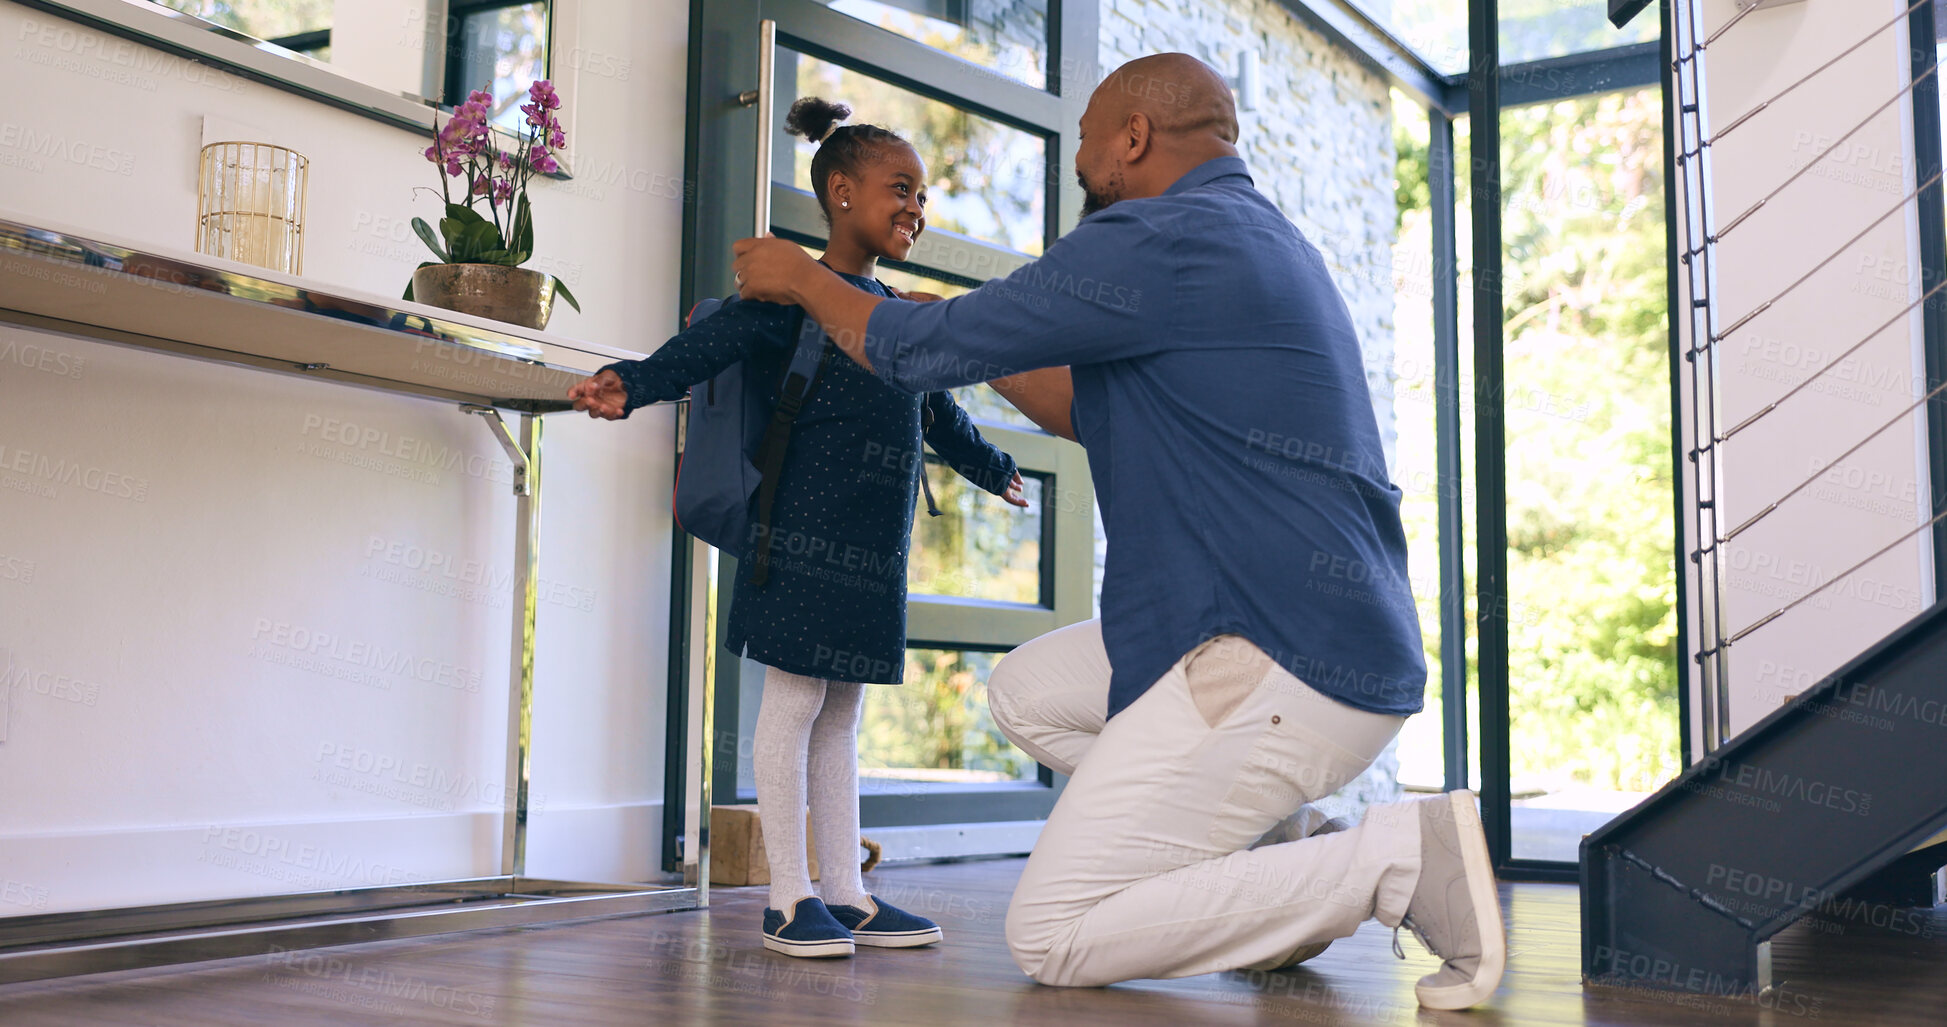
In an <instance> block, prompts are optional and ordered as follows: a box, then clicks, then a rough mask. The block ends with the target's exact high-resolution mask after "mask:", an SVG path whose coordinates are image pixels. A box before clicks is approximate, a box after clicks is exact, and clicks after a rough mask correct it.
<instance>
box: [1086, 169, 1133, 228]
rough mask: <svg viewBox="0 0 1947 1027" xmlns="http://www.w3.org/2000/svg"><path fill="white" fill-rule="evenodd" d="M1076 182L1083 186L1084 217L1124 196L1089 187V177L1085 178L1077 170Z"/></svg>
mask: <svg viewBox="0 0 1947 1027" xmlns="http://www.w3.org/2000/svg"><path fill="white" fill-rule="evenodd" d="M1075 184H1076V185H1079V186H1081V187H1082V217H1084V218H1086V217H1088V216H1089V215H1090V214H1093V213H1095V212H1096V211H1099V210H1102V209H1103V208H1105V207H1108V206H1109V205H1111V204H1113V203H1115V201H1117V200H1119V199H1121V198H1122V197H1120V196H1118V195H1116V194H1115V193H1111V192H1107V191H1102V190H1096V189H1091V188H1089V184H1088V179H1086V178H1083V177H1082V173H1081V172H1080V171H1077V172H1075Z"/></svg>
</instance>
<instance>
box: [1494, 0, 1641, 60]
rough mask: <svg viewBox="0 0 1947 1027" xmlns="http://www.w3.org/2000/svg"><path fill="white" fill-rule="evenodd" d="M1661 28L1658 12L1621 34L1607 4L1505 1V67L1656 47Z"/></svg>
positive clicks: (1595, 0) (1635, 21)
mask: <svg viewBox="0 0 1947 1027" xmlns="http://www.w3.org/2000/svg"><path fill="white" fill-rule="evenodd" d="M1659 28H1660V26H1659V24H1658V22H1657V20H1656V8H1655V7H1654V6H1652V7H1650V8H1646V9H1645V10H1644V11H1643V12H1642V13H1640V14H1638V15H1637V16H1636V17H1635V18H1632V19H1631V20H1630V22H1629V24H1627V25H1625V26H1623V27H1622V28H1620V29H1619V28H1617V27H1615V26H1614V25H1611V24H1609V3H1608V0H1571V2H1566V3H1565V2H1564V0H1501V63H1502V64H1503V65H1507V64H1520V63H1521V62H1523V61H1539V60H1543V59H1545V58H1548V57H1564V56H1567V55H1569V54H1576V53H1586V52H1588V51H1590V50H1607V49H1609V48H1610V47H1612V46H1628V45H1630V44H1632V43H1647V42H1652V41H1654V40H1655V39H1656V38H1657V33H1658V30H1659Z"/></svg>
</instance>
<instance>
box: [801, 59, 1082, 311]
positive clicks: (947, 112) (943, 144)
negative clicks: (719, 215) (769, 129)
mask: <svg viewBox="0 0 1947 1027" xmlns="http://www.w3.org/2000/svg"><path fill="white" fill-rule="evenodd" d="M792 63H795V64H796V65H797V70H796V74H795V76H794V75H792V74H790V73H789V70H788V69H789V66H790V65H791V64H792ZM778 77H779V78H780V79H783V80H785V81H795V82H796V83H797V93H796V94H795V95H793V94H791V93H790V92H789V91H788V90H786V89H782V88H780V89H779V90H778V97H777V110H776V116H775V118H774V121H773V123H774V124H776V125H777V126H778V131H779V134H780V136H781V137H782V138H780V139H779V140H778V141H777V145H778V148H779V149H780V150H783V151H784V152H787V153H790V154H792V156H791V163H790V164H789V165H788V167H789V174H790V175H791V181H790V182H789V183H788V184H790V185H793V186H796V187H797V188H800V189H811V187H812V183H811V157H812V154H814V153H816V152H817V146H815V145H814V144H812V143H810V142H808V141H806V140H804V139H796V138H794V137H790V136H783V125H784V116H785V114H786V112H787V111H789V110H790V107H791V103H792V101H793V100H795V99H797V97H800V96H822V97H824V98H825V99H827V100H833V101H837V102H841V103H844V104H847V105H849V106H850V107H851V108H852V117H851V119H850V121H851V123H854V124H874V125H881V126H884V127H885V128H888V129H891V130H892V131H894V132H897V133H899V134H900V135H901V136H903V137H905V138H906V139H907V140H909V141H911V142H912V144H913V148H914V149H916V150H918V151H919V156H920V159H921V160H923V161H925V162H926V169H927V174H928V176H929V177H930V178H931V181H930V182H929V183H928V189H927V193H928V195H927V207H926V223H927V226H928V227H929V228H942V229H946V230H947V231H949V232H957V233H959V234H961V235H965V236H971V237H972V238H975V239H979V240H982V241H984V242H989V243H993V244H995V245H999V246H1005V247H1007V248H1009V249H1012V250H1015V251H1018V252H1020V253H1025V254H1029V255H1031V256H1040V254H1041V247H1042V244H1043V242H1044V240H1045V238H1046V236H1047V214H1046V211H1047V200H1048V197H1047V194H1048V189H1047V180H1048V174H1049V169H1048V156H1047V154H1048V144H1047V140H1046V139H1044V138H1042V137H1041V136H1038V135H1034V134H1032V133H1029V132H1023V131H1021V130H1020V129H1017V128H1010V127H1008V126H1006V125H1002V124H1001V123H999V122H997V121H993V120H991V119H989V118H983V117H981V116H979V115H977V114H970V113H968V112H966V111H963V110H961V109H959V108H957V107H952V106H949V105H947V104H944V103H940V102H939V101H937V100H928V99H926V98H924V97H922V96H920V95H918V94H917V93H913V92H910V91H908V90H904V89H900V88H898V87H897V86H893V85H890V84H888V83H886V82H882V81H880V80H878V79H875V78H872V77H871V76H869V75H863V74H860V73H859V72H856V71H852V70H850V69H848V68H844V67H841V66H839V65H837V64H833V63H831V62H829V61H822V60H819V59H817V58H815V57H806V56H804V55H802V54H795V53H793V52H792V51H789V50H786V49H783V48H782V47H780V48H779V51H778ZM773 172H774V173H775V174H778V175H782V174H784V173H785V166H782V165H781V164H780V165H774V166H773ZM933 291H936V292H937V291H938V290H933Z"/></svg>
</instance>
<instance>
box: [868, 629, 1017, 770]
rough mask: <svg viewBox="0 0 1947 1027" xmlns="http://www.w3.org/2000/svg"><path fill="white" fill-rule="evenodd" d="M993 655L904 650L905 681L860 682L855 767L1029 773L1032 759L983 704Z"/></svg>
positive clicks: (985, 703) (993, 658)
mask: <svg viewBox="0 0 1947 1027" xmlns="http://www.w3.org/2000/svg"><path fill="white" fill-rule="evenodd" d="M999 659H1000V654H999V653H981V652H954V651H947V650H939V649H912V650H909V651H908V652H907V654H906V682H905V684H902V685H898V686H894V687H890V688H880V687H873V686H867V691H866V698H865V712H864V715H863V717H862V718H861V721H860V724H859V758H860V763H861V765H862V766H864V767H867V768H880V767H885V768H898V769H919V770H922V771H951V772H958V773H948V774H939V775H926V776H929V777H939V778H942V779H946V780H955V779H958V780H966V779H969V778H976V777H977V778H985V779H1005V780H1017V779H1020V778H1023V777H1029V776H1032V775H1033V773H1034V760H1033V759H1031V758H1029V757H1028V755H1027V754H1026V753H1023V752H1021V751H1020V750H1019V749H1016V748H1014V747H1013V746H1012V745H1009V744H1008V742H1007V739H1006V738H1005V737H1004V736H1002V735H1001V733H1000V729H999V728H997V727H995V726H994V719H993V716H992V714H991V713H989V712H988V709H987V687H986V682H987V676H988V674H989V673H991V672H992V670H993V665H994V663H995V662H996V661H998V660H999ZM915 776H919V775H915Z"/></svg>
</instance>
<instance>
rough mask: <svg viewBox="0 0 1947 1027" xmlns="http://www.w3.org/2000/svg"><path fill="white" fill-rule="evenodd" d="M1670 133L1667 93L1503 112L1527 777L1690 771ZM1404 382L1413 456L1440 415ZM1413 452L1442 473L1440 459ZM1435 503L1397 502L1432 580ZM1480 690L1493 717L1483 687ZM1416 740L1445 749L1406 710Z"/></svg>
mask: <svg viewBox="0 0 1947 1027" xmlns="http://www.w3.org/2000/svg"><path fill="white" fill-rule="evenodd" d="M1413 120H1414V117H1413V115H1412V114H1411V112H1407V113H1406V114H1405V115H1404V116H1401V117H1398V118H1397V119H1396V126H1395V138H1396V139H1397V140H1398V141H1399V143H1398V149H1399V154H1400V165H1399V172H1398V173H1399V176H1400V192H1401V195H1402V199H1401V203H1400V207H1401V211H1402V221H1401V224H1402V226H1403V227H1402V231H1401V241H1402V245H1403V246H1405V247H1407V249H1406V251H1405V252H1409V253H1425V252H1427V250H1426V247H1427V246H1429V245H1430V238H1429V230H1428V225H1427V211H1426V205H1425V201H1424V200H1422V199H1420V198H1419V197H1420V196H1421V195H1423V194H1421V193H1419V192H1418V191H1417V190H1416V189H1415V188H1414V186H1415V185H1416V184H1417V183H1418V181H1419V180H1420V177H1422V176H1424V175H1425V173H1426V171H1425V167H1426V166H1425V165H1424V164H1423V163H1422V162H1421V157H1420V154H1419V151H1418V149H1417V148H1416V138H1415V137H1416V136H1417V134H1418V133H1419V132H1420V131H1422V130H1421V129H1419V126H1418V125H1410V126H1409V124H1408V123H1409V122H1411V121H1413ZM1661 124H1662V117H1661V109H1660V100H1659V97H1658V96H1657V94H1656V92H1655V91H1654V90H1649V91H1643V92H1636V93H1619V94H1611V95H1607V96H1600V97H1584V98H1580V99H1576V100H1572V101H1566V102H1562V103H1556V104H1550V105H1542V106H1534V107H1523V108H1518V109H1515V110H1510V111H1507V112H1505V113H1504V114H1503V116H1502V119H1501V131H1502V145H1503V148H1504V154H1503V163H1504V167H1503V172H1502V175H1503V178H1502V181H1503V182H1504V183H1505V195H1504V197H1503V215H1502V233H1503V246H1504V258H1503V267H1504V270H1505V273H1506V278H1505V283H1504V288H1503V301H1504V311H1505V326H1506V340H1505V348H1504V358H1505V359H1504V372H1505V389H1504V393H1503V396H1502V406H1503V409H1504V411H1505V416H1506V421H1505V430H1506V454H1507V526H1508V597H1509V598H1508V604H1507V609H1506V615H1507V621H1508V636H1509V637H1508V641H1509V653H1508V670H1509V715H1510V721H1511V729H1512V738H1511V741H1512V749H1513V752H1512V756H1513V768H1512V769H1513V772H1514V777H1515V779H1516V781H1517V782H1518V783H1520V784H1523V785H1530V784H1531V785H1536V786H1539V787H1543V788H1551V789H1552V788H1560V787H1567V786H1571V785H1579V786H1584V787H1596V788H1608V789H1618V790H1627V791H1639V790H1648V789H1651V788H1653V787H1655V786H1657V785H1659V784H1661V783H1662V781H1664V780H1666V779H1667V778H1668V777H1669V776H1670V774H1671V773H1673V772H1674V770H1675V766H1676V759H1677V751H1678V746H1677V730H1678V725H1677V704H1676V687H1677V680H1678V675H1677V669H1678V664H1677V660H1678V658H1679V654H1678V653H1677V649H1676V610H1675V595H1676V578H1675V568H1674V565H1673V562H1672V550H1673V549H1674V548H1675V545H1674V541H1673V538H1672V534H1673V528H1674V524H1673V520H1674V501H1673V497H1672V491H1671V475H1672V460H1671V454H1670V410H1669V405H1670V392H1669V360H1670V352H1669V333H1668V327H1667V325H1668V322H1667V314H1668V309H1667V300H1666V292H1665V289H1666V287H1667V279H1666V273H1667V272H1666V270H1665V254H1664V246H1665V242H1664V221H1663V213H1664V207H1663V203H1664V198H1663V193H1664V183H1663V180H1662V168H1663V165H1662V156H1663V154H1662V138H1661ZM1467 127H1468V126H1467V123H1466V121H1465V120H1464V119H1463V120H1462V121H1460V122H1458V123H1456V125H1455V130H1456V131H1455V136H1456V138H1455V143H1456V148H1457V150H1458V151H1459V152H1458V153H1457V161H1456V166H1457V167H1460V168H1463V169H1465V168H1467V167H1468V166H1469V162H1468V151H1469V146H1468V144H1469V138H1468V136H1469V133H1468V132H1467ZM1458 185H1459V190H1458V194H1459V199H1460V206H1461V209H1460V210H1459V211H1458V212H1457V225H1458V227H1459V228H1460V230H1461V232H1462V233H1463V235H1462V238H1461V239H1460V242H1459V252H1460V258H1461V262H1462V268H1463V272H1462V276H1461V283H1460V288H1461V292H1460V298H1461V302H1462V305H1463V306H1462V310H1461V312H1460V324H1461V328H1462V332H1463V342H1462V344H1461V354H1462V357H1461V359H1462V381H1461V393H1462V401H1461V402H1462V410H1461V414H1462V422H1463V424H1462V431H1463V437H1466V436H1467V435H1469V434H1470V433H1471V429H1472V424H1473V422H1474V413H1475V412H1474V410H1473V400H1474V382H1473V380H1472V376H1471V374H1469V373H1468V359H1469V354H1470V353H1471V347H1470V346H1469V345H1468V344H1467V343H1466V342H1465V341H1464V339H1465V332H1466V326H1467V325H1468V324H1470V323H1471V312H1470V311H1469V310H1467V309H1466V306H1467V304H1468V301H1469V299H1470V284H1471V283H1470V282H1469V280H1468V276H1467V274H1466V273H1465V268H1466V266H1467V265H1468V263H1469V262H1470V261H1469V258H1470V254H1469V248H1470V247H1469V242H1468V240H1467V238H1466V236H1465V232H1466V230H1467V228H1468V225H1469V223H1470V222H1469V218H1470V216H1471V211H1470V210H1469V209H1468V208H1469V206H1470V205H1469V202H1468V199H1469V188H1468V186H1469V183H1468V182H1467V181H1466V180H1465V178H1464V174H1463V178H1462V180H1461V181H1460V182H1459V183H1458ZM1421 291H1422V292H1423V290H1421ZM1399 304H1400V310H1401V313H1400V315H1399V321H1400V325H1401V328H1400V340H1401V346H1402V355H1403V356H1405V357H1406V358H1407V359H1408V360H1409V362H1413V361H1416V362H1417V363H1418V365H1419V369H1424V367H1425V366H1426V364H1427V363H1428V362H1429V361H1430V360H1431V347H1432V343H1431V339H1430V338H1429V337H1426V336H1425V335H1424V331H1423V329H1421V328H1419V327H1418V325H1417V322H1418V321H1422V320H1424V319H1425V318H1426V317H1427V314H1426V313H1424V311H1426V310H1428V309H1429V307H1428V306H1427V301H1426V300H1425V299H1424V297H1423V296H1419V295H1416V294H1413V293H1412V291H1411V290H1408V289H1402V292H1401V294H1400V297H1399ZM1402 366H1406V365H1402ZM1394 394H1395V397H1396V400H1397V410H1398V416H1399V417H1400V419H1401V420H1400V423H1401V438H1402V446H1403V447H1405V446H1407V445H1409V443H1410V445H1411V446H1412V447H1413V448H1412V449H1411V450H1406V449H1403V450H1402V452H1411V453H1414V454H1419V452H1420V450H1422V449H1425V450H1430V449H1431V446H1432V435H1431V433H1430V430H1429V429H1428V428H1427V427H1426V425H1424V424H1422V423H1420V420H1415V419H1421V420H1430V418H1431V416H1432V409H1433V393H1432V388H1431V380H1430V376H1427V375H1420V376H1418V377H1417V378H1416V379H1414V380H1411V381H1408V380H1404V379H1403V380H1402V381H1401V382H1399V383H1397V384H1396V385H1395V389H1394ZM1461 449H1462V457H1463V466H1462V480H1463V483H1464V491H1463V494H1462V496H1461V497H1460V502H1461V506H1462V510H1463V513H1464V521H1465V523H1464V524H1463V528H1462V537H1463V539H1464V540H1465V545H1466V546H1467V548H1466V550H1465V561H1466V564H1467V568H1466V570H1467V580H1468V584H1469V588H1468V591H1467V597H1466V602H1467V607H1468V608H1467V618H1468V623H1469V624H1470V625H1471V624H1473V623H1474V618H1475V616H1476V613H1477V610H1478V596H1477V595H1476V594H1475V589H1477V588H1478V584H1479V581H1480V578H1479V575H1478V573H1477V566H1476V560H1475V556H1476V553H1475V551H1474V549H1473V548H1472V547H1473V545H1474V544H1475V540H1477V539H1478V538H1479V534H1478V532H1477V531H1476V530H1475V528H1476V525H1475V524H1474V521H1473V516H1474V502H1475V496H1474V493H1473V482H1474V467H1473V466H1472V458H1473V445H1472V444H1471V442H1463V444H1462V447H1461ZM1403 459H1406V458H1403ZM1412 460H1413V462H1414V464H1415V466H1416V467H1418V466H1420V465H1424V466H1426V467H1430V466H1431V457H1430V456H1424V457H1421V456H1418V455H1416V456H1414V457H1413V458H1412ZM1437 509H1438V508H1437V503H1436V502H1435V497H1434V496H1433V495H1431V494H1428V493H1421V494H1416V495H1409V496H1408V497H1407V500H1406V502H1405V503H1404V504H1403V506H1402V513H1403V515H1404V517H1405V519H1406V522H1407V532H1408V538H1409V539H1410V545H1411V551H1412V556H1413V561H1414V568H1415V570H1414V574H1415V576H1416V578H1415V580H1416V581H1427V582H1431V581H1433V580H1437V576H1438V568H1437V563H1436V562H1434V561H1433V560H1431V559H1430V556H1431V553H1430V552H1429V550H1430V549H1431V547H1433V546H1434V545H1435V544H1436V542H1435V540H1436V539H1437V537H1438V528H1437V523H1436V513H1437ZM1416 591H1417V592H1418V593H1420V594H1419V597H1418V598H1419V600H1420V604H1419V605H1420V622H1421V625H1422V630H1423V634H1424V636H1425V642H1426V646H1427V660H1428V664H1429V667H1430V669H1432V670H1434V672H1435V676H1436V680H1437V675H1438V668H1439V664H1438V660H1439V655H1440V654H1439V642H1440V640H1439V623H1440V622H1439V603H1438V598H1439V597H1438V595H1437V590H1436V589H1433V588H1430V587H1422V588H1419V589H1416ZM1475 643H1476V639H1475V638H1474V637H1473V634H1472V633H1471V632H1470V635H1469V638H1468V646H1467V649H1468V651H1467V654H1466V655H1467V664H1468V682H1469V685H1470V686H1471V685H1472V684H1473V683H1474V682H1475V681H1478V669H1479V668H1478V651H1477V647H1476V644H1475ZM1471 691H1472V689H1471V687H1470V692H1471ZM1436 695H1437V693H1430V696H1429V698H1430V699H1431V698H1433V697H1434V696H1436ZM1469 701H1470V708H1472V709H1475V710H1478V705H1476V704H1477V702H1478V700H1477V697H1473V696H1471V695H1470V700H1469ZM1409 733H1410V734H1412V735H1413V737H1414V738H1415V739H1416V740H1417V744H1419V745H1422V746H1425V745H1429V744H1430V745H1435V746H1437V745H1438V741H1437V739H1438V737H1439V733H1438V728H1437V726H1430V725H1425V724H1412V723H1409ZM1471 734H1473V735H1475V736H1477V735H1478V732H1473V733H1471ZM1402 758H1403V759H1405V758H1406V755H1405V754H1403V756H1402ZM1428 762H1430V761H1421V767H1420V768H1419V772H1420V773H1422V774H1425V773H1426V767H1427V764H1428ZM1436 766H1437V765H1436ZM1435 773H1437V770H1436V771H1435Z"/></svg>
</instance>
